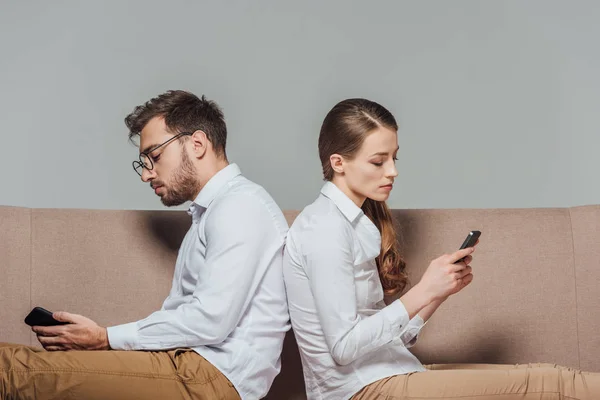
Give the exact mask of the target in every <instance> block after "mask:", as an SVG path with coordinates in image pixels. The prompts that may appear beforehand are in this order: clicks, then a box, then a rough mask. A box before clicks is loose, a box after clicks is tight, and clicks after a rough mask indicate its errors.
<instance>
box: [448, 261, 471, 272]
mask: <svg viewBox="0 0 600 400" xmlns="http://www.w3.org/2000/svg"><path fill="white" fill-rule="evenodd" d="M465 268H467V264H465V263H464V261H460V262H457V263H454V264H452V263H451V264H448V271H450V272H451V273H456V272H459V271H462V270H464V269H465Z"/></svg>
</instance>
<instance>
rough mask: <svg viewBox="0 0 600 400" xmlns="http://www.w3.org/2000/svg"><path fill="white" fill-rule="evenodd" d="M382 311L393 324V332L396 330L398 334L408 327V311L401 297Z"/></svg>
mask: <svg viewBox="0 0 600 400" xmlns="http://www.w3.org/2000/svg"><path fill="white" fill-rule="evenodd" d="M381 312H382V313H383V315H385V317H386V318H387V320H388V321H389V322H390V324H391V325H392V332H396V334H397V333H398V332H401V331H403V330H404V329H406V326H407V325H408V323H409V319H408V311H406V308H404V304H402V302H401V301H400V299H398V300H394V301H393V302H392V303H391V304H390V305H388V306H387V307H385V308H384V309H383V310H381ZM394 336H395V335H394Z"/></svg>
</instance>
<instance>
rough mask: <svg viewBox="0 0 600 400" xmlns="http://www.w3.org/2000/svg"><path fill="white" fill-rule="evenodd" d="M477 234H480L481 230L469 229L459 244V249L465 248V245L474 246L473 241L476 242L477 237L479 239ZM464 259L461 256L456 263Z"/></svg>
mask: <svg viewBox="0 0 600 400" xmlns="http://www.w3.org/2000/svg"><path fill="white" fill-rule="evenodd" d="M479 236H481V232H480V231H471V232H469V234H468V235H467V237H466V238H465V241H464V242H463V244H462V245H461V246H460V249H459V250H462V249H466V248H467V247H473V246H475V243H477V239H479ZM464 259H465V258H464V257H463V258H461V259H460V260H458V261H457V263H459V262H462V261H463V260H464Z"/></svg>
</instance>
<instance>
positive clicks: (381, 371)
mask: <svg viewBox="0 0 600 400" xmlns="http://www.w3.org/2000/svg"><path fill="white" fill-rule="evenodd" d="M380 251H381V234H380V233H379V230H378V229H377V227H376V226H375V225H374V224H373V222H371V220H370V219H369V218H368V217H367V216H366V215H365V214H364V213H363V211H362V210H361V209H360V208H359V207H358V206H357V205H356V204H354V202H352V200H350V198H349V197H347V196H346V195H345V194H344V193H343V192H342V191H341V190H340V189H339V188H338V187H337V186H335V185H334V184H333V183H331V182H327V183H326V184H325V185H324V186H323V189H322V190H321V195H320V196H319V198H317V200H316V201H315V202H314V203H312V204H311V205H309V206H308V207H306V208H305V209H304V210H303V211H302V212H301V213H300V215H299V216H298V217H297V218H296V220H295V221H294V223H293V225H292V227H291V228H290V230H289V232H288V237H287V240H286V250H285V253H284V263H283V274H284V279H285V284H286V290H287V295H288V305H289V311H290V316H291V320H292V328H293V330H294V334H295V336H296V341H297V342H298V346H299V348H300V355H301V359H302V367H303V370H304V380H305V382H306V392H307V395H308V398H309V399H335V400H338V399H347V398H350V397H351V396H352V395H354V394H355V393H356V392H358V391H359V390H360V389H361V388H363V387H364V386H366V385H368V384H370V383H373V382H375V381H377V380H379V379H383V378H385V377H388V376H392V375H397V374H405V373H408V372H415V371H424V370H425V368H424V367H423V365H422V364H421V363H420V362H419V360H418V359H417V358H416V357H415V356H414V355H413V354H412V353H411V352H410V351H408V350H407V348H408V347H410V346H412V345H413V344H414V343H415V341H416V339H417V335H418V333H419V331H420V329H421V327H422V326H423V325H424V323H423V319H421V317H419V316H418V315H417V316H415V317H414V318H413V319H412V320H409V316H408V313H407V311H406V309H405V308H404V305H403V304H402V302H400V300H396V301H394V302H392V303H391V304H390V305H387V306H386V304H385V302H384V299H383V297H384V296H383V289H382V286H381V281H380V279H379V274H378V271H377V265H376V263H375V259H376V257H377V256H378V255H379V254H380Z"/></svg>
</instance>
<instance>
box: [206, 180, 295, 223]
mask: <svg viewBox="0 0 600 400" xmlns="http://www.w3.org/2000/svg"><path fill="white" fill-rule="evenodd" d="M207 211H208V212H209V214H215V213H216V214H221V213H234V214H236V213H256V214H257V216H258V215H268V216H269V217H270V219H272V220H273V221H274V222H276V224H277V225H278V228H279V229H280V230H284V231H287V229H288V226H287V222H286V220H285V217H284V215H283V212H282V211H281V208H280V207H279V206H278V205H277V203H276V202H275V200H274V199H273V197H272V196H271V195H270V194H269V192H267V190H266V189H265V188H264V187H262V186H261V185H259V184H257V183H255V182H253V181H251V180H249V179H248V178H246V177H244V176H242V175H238V176H237V177H235V178H234V179H232V180H231V181H229V182H228V183H227V185H226V187H225V188H224V190H222V191H221V192H220V193H219V194H218V195H217V197H215V199H214V200H213V202H212V204H211V205H210V207H209V209H208V210H207ZM207 217H208V216H207Z"/></svg>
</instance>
